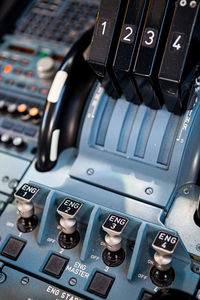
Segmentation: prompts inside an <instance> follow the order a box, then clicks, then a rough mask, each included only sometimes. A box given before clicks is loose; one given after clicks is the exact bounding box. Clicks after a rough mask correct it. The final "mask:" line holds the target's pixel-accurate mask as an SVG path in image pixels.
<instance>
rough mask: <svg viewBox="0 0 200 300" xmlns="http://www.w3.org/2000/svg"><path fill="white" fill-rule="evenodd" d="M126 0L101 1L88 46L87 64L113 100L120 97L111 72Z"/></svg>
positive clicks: (118, 87) (117, 85)
mask: <svg viewBox="0 0 200 300" xmlns="http://www.w3.org/2000/svg"><path fill="white" fill-rule="evenodd" d="M126 4H127V0H109V1H107V0H102V1H101V3H100V7H99V12H98V15H97V20H96V25H95V29H94V33H93V38H92V42H91V45H90V53H89V58H88V62H89V64H90V65H91V67H92V69H93V70H94V72H95V73H96V75H97V77H98V78H99V79H100V81H101V82H103V86H104V88H105V90H106V92H107V93H108V94H109V95H110V96H112V97H113V98H118V97H120V95H121V89H120V86H119V83H118V81H117V79H116V77H115V74H114V72H113V61H114V56H115V51H116V47H117V43H118V39H119V34H120V30H121V26H122V22H123V18H124V13H125V9H126Z"/></svg>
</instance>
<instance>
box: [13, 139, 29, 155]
mask: <svg viewBox="0 0 200 300" xmlns="http://www.w3.org/2000/svg"><path fill="white" fill-rule="evenodd" d="M13 146H14V147H15V148H16V149H17V150H18V151H22V150H24V149H25V147H26V144H25V142H24V139H23V138H22V137H21V136H16V137H15V138H14V139H13Z"/></svg>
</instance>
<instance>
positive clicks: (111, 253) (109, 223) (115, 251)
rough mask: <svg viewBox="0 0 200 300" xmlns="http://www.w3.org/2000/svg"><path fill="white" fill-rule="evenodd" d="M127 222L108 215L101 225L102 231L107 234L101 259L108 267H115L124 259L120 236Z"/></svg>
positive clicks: (119, 217)
mask: <svg viewBox="0 0 200 300" xmlns="http://www.w3.org/2000/svg"><path fill="white" fill-rule="evenodd" d="M128 222H129V220H128V219H127V218H124V217H121V216H118V215H115V214H110V215H109V216H108V218H107V219H106V221H105V222H104V224H103V225H102V229H103V230H104V231H105V232H106V233H107V234H106V236H105V243H106V249H105V250H104V251H103V254H102V258H103V261H104V263H105V264H106V265H107V266H109V267H117V266H119V265H121V264H122V263H123V261H124V259H125V252H124V250H123V248H122V237H121V235H122V232H123V231H124V229H125V228H126V226H127V224H128Z"/></svg>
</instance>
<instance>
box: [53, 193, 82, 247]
mask: <svg viewBox="0 0 200 300" xmlns="http://www.w3.org/2000/svg"><path fill="white" fill-rule="evenodd" d="M82 205H83V204H82V203H81V202H78V201H75V200H72V199H68V198H67V199H64V201H63V202H62V203H61V204H60V206H59V207H58V209H57V212H58V214H59V215H60V216H61V217H62V218H61V219H60V225H61V228H62V231H61V233H60V234H59V238H58V241H59V244H60V246H61V247H62V248H64V249H72V248H74V247H75V246H76V245H77V244H78V243H79V240H80V234H79V232H78V231H77V220H76V215H77V213H78V212H79V210H80V209H81V207H82Z"/></svg>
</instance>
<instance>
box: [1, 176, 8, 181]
mask: <svg viewBox="0 0 200 300" xmlns="http://www.w3.org/2000/svg"><path fill="white" fill-rule="evenodd" d="M1 181H2V182H8V181H9V177H8V176H3V177H2V179H1Z"/></svg>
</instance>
